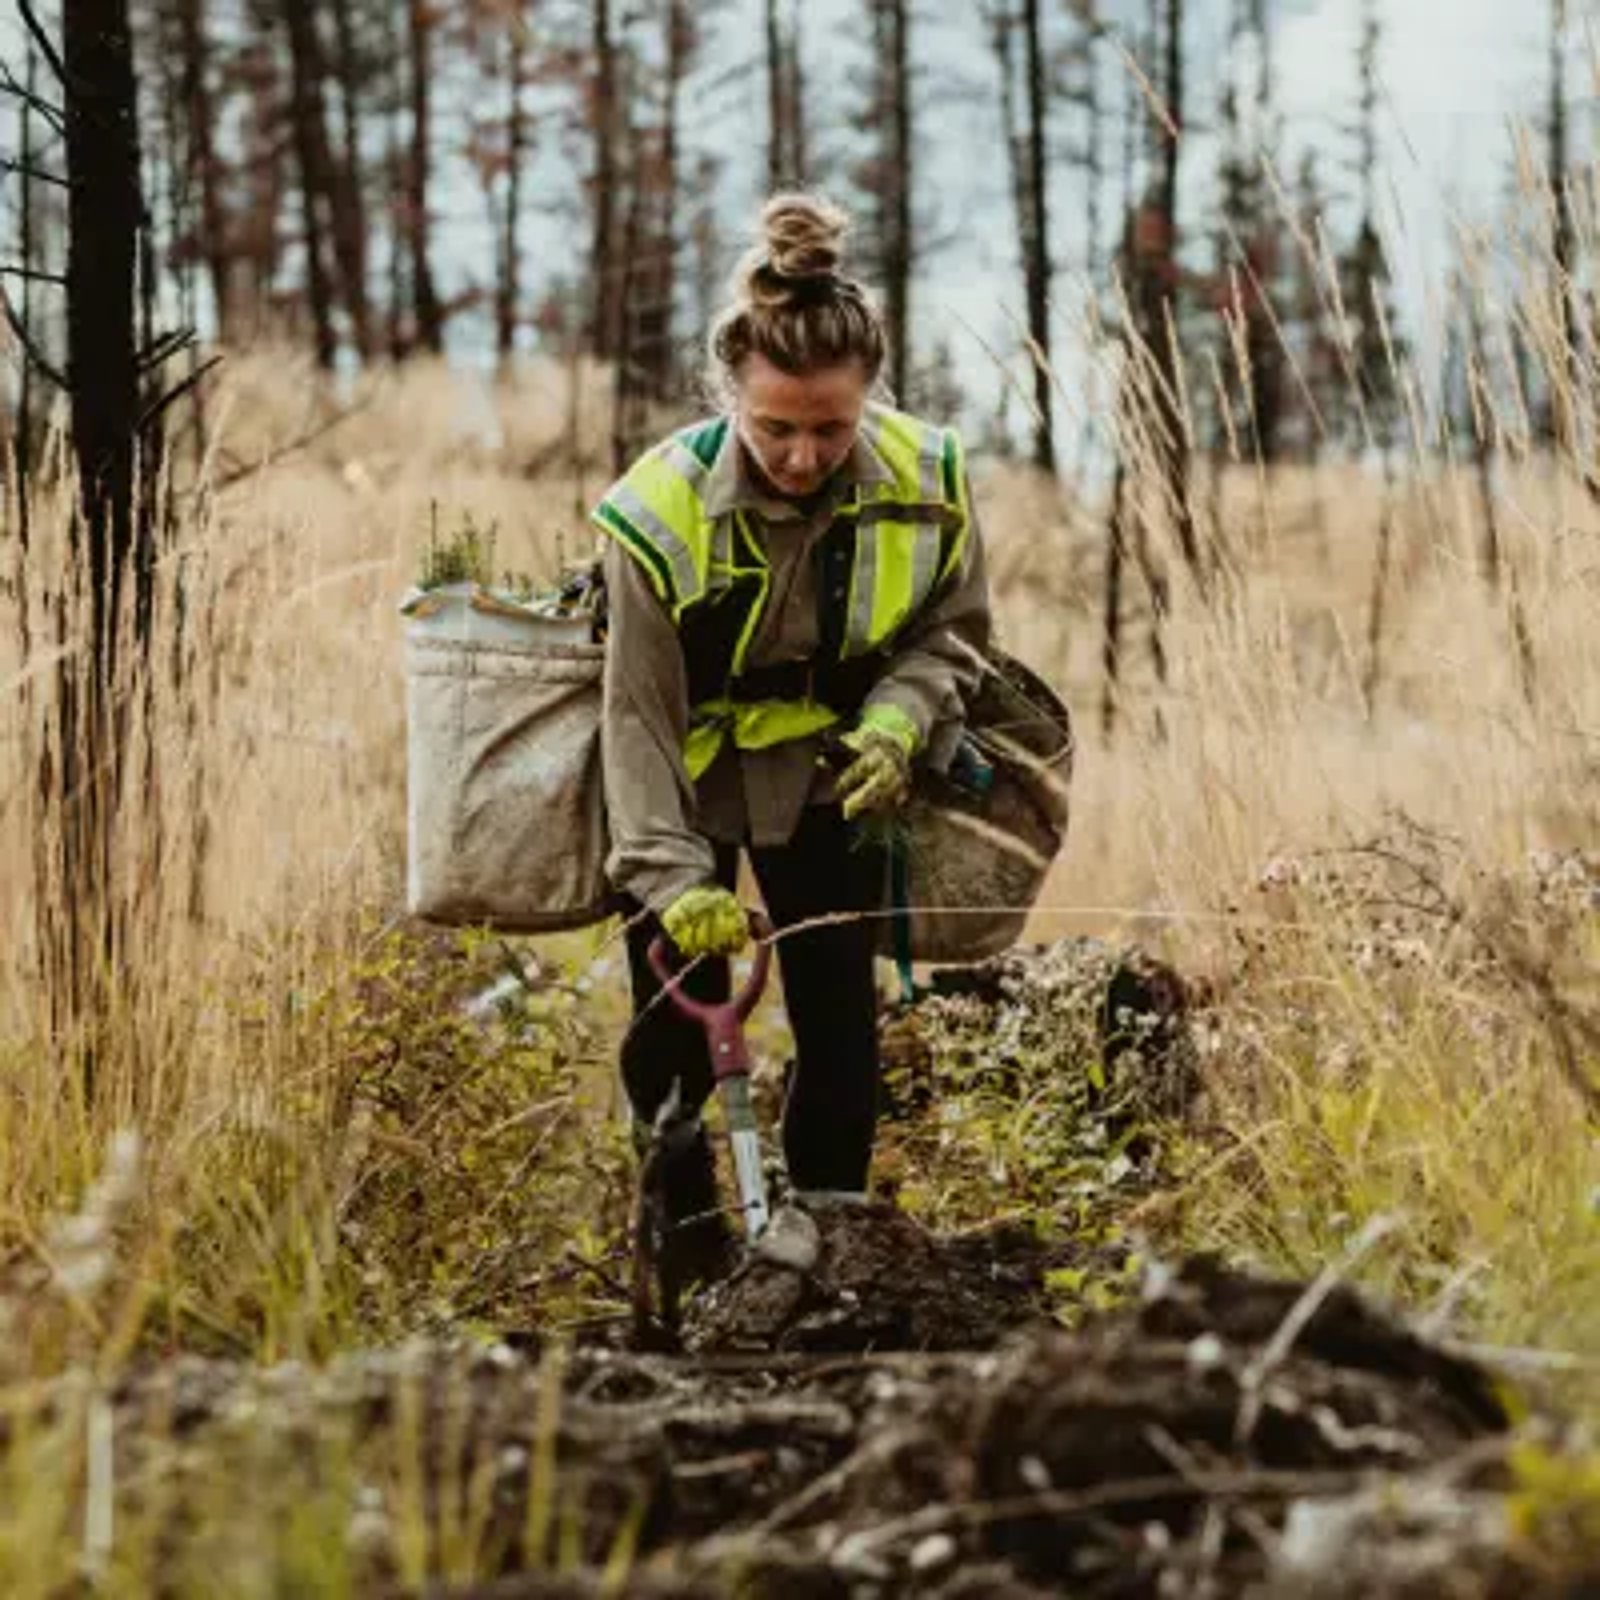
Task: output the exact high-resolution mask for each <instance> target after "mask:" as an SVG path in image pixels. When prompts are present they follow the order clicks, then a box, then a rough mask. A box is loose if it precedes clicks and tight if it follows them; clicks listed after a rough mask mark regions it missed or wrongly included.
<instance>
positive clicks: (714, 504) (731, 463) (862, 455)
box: [702, 406, 894, 521]
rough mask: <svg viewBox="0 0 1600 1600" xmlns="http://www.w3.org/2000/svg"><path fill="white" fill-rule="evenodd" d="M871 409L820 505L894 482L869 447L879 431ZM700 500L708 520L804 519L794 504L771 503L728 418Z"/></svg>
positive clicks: (731, 421)
mask: <svg viewBox="0 0 1600 1600" xmlns="http://www.w3.org/2000/svg"><path fill="white" fill-rule="evenodd" d="M874 409H875V408H874V407H872V406H868V408H867V410H866V411H865V412H863V413H862V417H861V427H860V428H859V429H858V430H857V432H856V436H855V440H854V442H853V443H852V444H851V446H850V454H849V455H847V456H846V457H845V458H844V460H843V462H841V463H840V465H839V468H838V470H837V471H836V472H835V473H834V475H833V476H832V477H831V478H830V479H829V480H828V483H827V486H826V488H825V490H824V491H823V500H824V501H826V500H828V499H831V500H832V501H833V502H834V503H837V502H838V501H839V500H842V499H843V498H844V495H845V493H846V492H847V491H848V490H850V489H853V488H856V487H858V486H862V487H865V486H869V485H874V484H884V483H893V482H894V474H893V473H892V472H891V471H890V470H889V467H888V464H887V463H886V462H885V461H884V459H883V457H882V456H880V455H879V454H878V452H877V449H876V448H875V447H874V445H873V443H872V435H873V434H874V433H876V431H877V429H876V427H875V426H874V422H873V411H874ZM702 498H703V501H704V504H705V509H706V515H707V516H708V517H721V516H726V515H727V514H728V513H729V512H731V511H744V510H748V511H755V512H758V513H759V514H760V515H761V516H763V517H765V518H767V519H768V520H774V521H781V520H784V519H790V518H795V517H802V516H804V515H806V513H805V512H803V511H801V509H800V508H799V507H798V506H796V505H794V504H793V503H792V502H790V501H788V500H779V499H775V498H774V497H773V496H772V495H770V494H768V493H767V492H766V491H765V490H764V489H763V488H762V487H761V485H760V484H759V483H758V482H757V481H756V476H755V473H754V471H753V469H752V468H751V466H750V462H749V460H748V459H747V457H746V455H745V451H744V446H743V445H742V444H740V442H739V429H738V426H737V424H736V423H735V422H734V420H733V418H732V417H729V418H728V432H727V436H726V437H725V438H724V439H723V441H722V448H721V449H720V450H719V451H718V452H717V459H716V460H715V461H713V462H712V463H711V470H710V471H709V472H708V473H707V474H706V483H705V490H704V492H703V496H702ZM819 503H822V502H819Z"/></svg>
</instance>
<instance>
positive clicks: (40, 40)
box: [17, 0, 72, 94]
mask: <svg viewBox="0 0 1600 1600" xmlns="http://www.w3.org/2000/svg"><path fill="white" fill-rule="evenodd" d="M17 11H18V12H19V14H20V15H21V17H22V21H23V25H24V26H25V27H26V28H27V30H28V32H29V33H31V34H32V35H33V42H34V43H35V44H36V45H38V47H39V49H40V52H41V53H42V54H43V56H44V58H45V60H46V61H48V62H49V63H50V70H51V71H52V72H53V73H55V75H56V81H57V82H58V83H59V84H60V85H61V87H62V88H63V89H65V90H67V92H68V93H69V94H70V93H71V89H72V86H71V84H70V83H69V82H68V80H67V69H66V66H65V65H64V64H63V62H62V60H61V56H60V54H59V52H58V51H57V50H56V47H55V45H54V44H53V43H52V42H51V39H50V35H49V34H48V33H46V32H45V31H44V28H43V27H42V26H41V25H40V22H39V19H38V18H37V17H36V16H35V15H34V14H33V7H32V5H31V4H29V0H17Z"/></svg>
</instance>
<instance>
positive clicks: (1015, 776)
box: [880, 650, 1073, 961]
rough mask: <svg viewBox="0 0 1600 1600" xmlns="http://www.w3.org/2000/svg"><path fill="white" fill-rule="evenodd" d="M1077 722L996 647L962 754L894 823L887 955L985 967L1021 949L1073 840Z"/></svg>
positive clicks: (973, 703) (923, 784)
mask: <svg viewBox="0 0 1600 1600" xmlns="http://www.w3.org/2000/svg"><path fill="white" fill-rule="evenodd" d="M1072 757H1073V738H1072V718H1071V716H1070V714H1069V713H1068V710H1067V707H1066V705H1065V704H1064V703H1063V702H1062V700H1061V699H1060V697H1059V696H1057V695H1056V693H1055V692H1054V691H1053V690H1052V689H1051V688H1050V686H1049V685H1048V684H1046V683H1045V682H1044V680H1043V679H1042V678H1040V677H1039V676H1038V675H1037V674H1036V673H1034V672H1032V671H1031V670H1030V669H1029V668H1027V667H1025V666H1024V665H1023V664H1022V663H1021V662H1020V661H1017V660H1015V659H1014V658H1012V657H1011V656H1008V655H1006V654H1004V653H1003V652H1002V651H998V650H994V651H991V652H990V653H989V655H988V656H987V657H986V660H985V670H984V673H983V676H982V679H981V681H980V683H979V685H978V688H977V690H976V691H975V693H974V694H973V695H972V696H971V697H970V699H969V701H968V703H967V707H966V725H965V729H964V731H963V733H962V735H961V740H960V743H959V745H958V746H957V747H956V750H955V752H954V755H953V758H952V759H950V760H949V761H948V762H945V763H943V764H942V768H941V767H940V764H939V763H937V762H936V763H935V767H936V768H939V770H924V771H922V772H920V773H919V774H918V777H917V780H916V783H915V786H914V788H913V790H912V796H911V800H910V802H909V803H908V804H907V806H906V808H905V811H904V812H903V813H902V814H901V816H900V817H898V818H897V819H895V822H894V824H893V833H892V843H891V849H890V865H889V869H888V873H887V881H886V884H885V892H884V903H885V906H886V907H887V908H888V910H889V912H890V914H889V915H888V916H886V917H884V918H883V921H882V924H881V928H882V932H881V936H880V949H881V950H882V952H883V954H885V955H889V956H894V957H897V958H900V959H902V960H903V959H908V958H909V959H913V960H918V961H978V960H982V959H984V958H985V957H987V956H991V955H995V954H998V952H1000V951H1001V950H1004V949H1006V948H1007V947H1009V946H1010V945H1012V944H1014V943H1015V942H1016V940H1017V939H1018V937H1019V936H1020V935H1021V933H1022V929H1023V926H1024V924H1025V923H1026V922H1027V920H1028V914H1029V912H1030V911H1031V910H1032V908H1033V905H1034V902H1035V901H1036V900H1037V899H1038V897H1039V891H1040V889H1041V888H1043V886H1044V880H1045V877H1046V875H1047V874H1048V873H1049V870H1050V867H1051V864H1052V863H1053V862H1054V860H1055V858H1056V856H1057V854H1058V853H1059V852H1060V849H1061V846H1062V843H1063V841H1064V840H1065V838H1066V831H1067V820H1068V814H1069V788H1070V784H1071V780H1072Z"/></svg>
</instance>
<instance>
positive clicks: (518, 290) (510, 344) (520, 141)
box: [494, 13, 530, 371]
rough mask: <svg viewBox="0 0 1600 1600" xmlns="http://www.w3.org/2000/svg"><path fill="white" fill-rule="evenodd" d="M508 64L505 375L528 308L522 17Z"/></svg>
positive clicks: (514, 27)
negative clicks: (524, 294)
mask: <svg viewBox="0 0 1600 1600" xmlns="http://www.w3.org/2000/svg"><path fill="white" fill-rule="evenodd" d="M508 32H509V35H510V37H509V39H508V41H507V61H506V162H505V167H506V170H505V188H504V193H503V196H502V205H501V213H500V228H499V235H500V248H499V269H498V271H497V273H496V275H495V296H494V324H495V351H496V354H497V355H498V357H499V361H500V367H501V370H502V371H504V370H505V369H506V368H507V367H509V365H510V363H511V358H512V356H513V355H514V354H515V353H516V345H517V323H518V319H519V317H520V315H521V307H522V246H521V241H520V239H519V237H518V230H519V225H520V223H521V220H522V186H523V179H524V169H525V167H526V166H527V158H528V147H529V143H530V141H529V137H528V108H527V103H526V89H527V75H528V24H527V22H526V21H525V20H524V19H523V17H522V16H521V14H520V13H517V14H515V15H513V16H512V17H511V19H510V22H509V27H508Z"/></svg>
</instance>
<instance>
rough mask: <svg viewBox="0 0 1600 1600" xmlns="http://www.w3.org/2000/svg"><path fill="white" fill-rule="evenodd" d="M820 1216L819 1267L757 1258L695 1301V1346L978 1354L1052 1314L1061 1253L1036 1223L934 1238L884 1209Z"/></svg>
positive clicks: (845, 1208)
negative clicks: (1049, 1289)
mask: <svg viewBox="0 0 1600 1600" xmlns="http://www.w3.org/2000/svg"><path fill="white" fill-rule="evenodd" d="M815 1218H816V1222H817V1225H818V1230H819V1233H820V1235H821V1253H820V1255H819V1257H818V1259H817V1262H816V1265H815V1266H814V1267H813V1268H811V1269H810V1270H809V1271H798V1270H796V1269H794V1268H792V1267H789V1266H785V1265H780V1264H779V1263H777V1262H772V1261H768V1260H765V1259H764V1258H762V1257H760V1256H753V1257H752V1258H751V1259H750V1260H748V1261H747V1262H746V1263H745V1264H744V1266H743V1267H742V1268H741V1269H740V1270H739V1271H738V1272H736V1273H735V1274H734V1276H733V1277H732V1278H730V1279H728V1280H726V1281H725V1282H723V1283H720V1284H717V1285H715V1286H714V1287H713V1288H712V1289H710V1290H709V1291H708V1292H707V1293H706V1294H704V1295H702V1296H701V1297H700V1298H699V1299H698V1300H697V1301H696V1302H695V1303H694V1304H693V1305H692V1306H691V1308H690V1310H689V1313H688V1318H687V1326H686V1333H687V1343H688V1347H689V1348H690V1349H691V1350H694V1351H701V1352H712V1351H717V1350H817V1351H825V1350H871V1349H877V1350H983V1349H987V1348H988V1347H990V1346H991V1345H993V1344H995V1343H996V1342H997V1341H998V1340H999V1339H1000V1338H1001V1337H1002V1336H1003V1335H1005V1334H1006V1333H1008V1332H1009V1331H1011V1330H1012V1329H1014V1328H1016V1327H1017V1326H1018V1325H1019V1324H1022V1323H1024V1322H1027V1321H1029V1320H1031V1319H1033V1318H1039V1317H1043V1316H1044V1315H1045V1314H1046V1306H1045V1297H1044V1288H1045V1283H1044V1274H1045V1271H1046V1270H1047V1268H1048V1266H1049V1265H1050V1263H1051V1261H1052V1260H1053V1258H1054V1253H1053V1252H1052V1251H1050V1250H1049V1249H1048V1248H1047V1247H1046V1246H1045V1245H1043V1244H1042V1243H1041V1241H1040V1240H1039V1238H1038V1237H1037V1235H1036V1234H1035V1233H1034V1232H1033V1231H1032V1230H1031V1229H1029V1228H1026V1227H1022V1226H1020V1225H1008V1224H1000V1225H998V1226H994V1227H989V1228H982V1229H974V1230H971V1231H969V1232H966V1233H963V1234H958V1235H954V1236H950V1237H945V1238H939V1237H936V1236H935V1235H933V1234H930V1233H929V1232H927V1231H926V1230H925V1229H924V1228H922V1227H921V1226H919V1225H918V1224H917V1223H916V1222H915V1221H913V1220H912V1218H910V1217H908V1216H906V1215H905V1214H904V1213H903V1212H901V1211H898V1210H896V1209H895V1208H894V1207H893V1206H889V1205H882V1204H875V1205H868V1206H852V1205H832V1206H825V1207H822V1208H820V1209H819V1210H818V1211H817V1212H816V1213H815Z"/></svg>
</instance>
